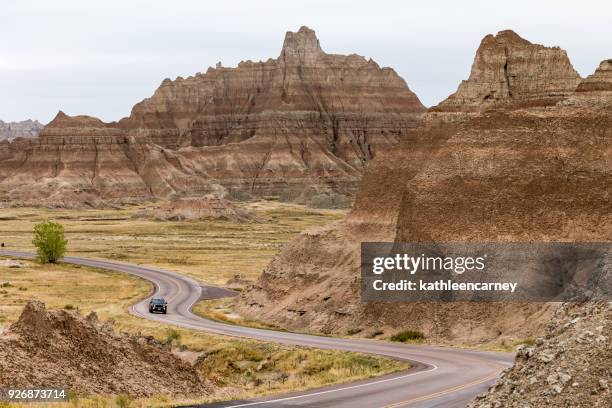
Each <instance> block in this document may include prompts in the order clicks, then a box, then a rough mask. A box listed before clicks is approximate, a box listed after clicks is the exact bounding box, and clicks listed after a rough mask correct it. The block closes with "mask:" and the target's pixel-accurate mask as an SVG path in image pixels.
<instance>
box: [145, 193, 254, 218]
mask: <svg viewBox="0 0 612 408" xmlns="http://www.w3.org/2000/svg"><path fill="white" fill-rule="evenodd" d="M133 217H134V218H148V219H154V220H158V221H195V220H221V221H233V222H250V221H257V217H256V215H255V214H254V212H252V211H248V210H246V209H244V208H241V207H240V206H239V205H237V204H236V203H233V202H231V201H229V200H226V199H224V198H220V197H215V196H204V197H191V198H179V199H175V200H170V201H167V202H164V203H161V204H155V205H152V206H149V207H147V208H145V209H143V210H140V211H138V212H137V213H135V214H134V216H133Z"/></svg>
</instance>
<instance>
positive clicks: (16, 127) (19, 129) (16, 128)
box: [0, 119, 43, 142]
mask: <svg viewBox="0 0 612 408" xmlns="http://www.w3.org/2000/svg"><path fill="white" fill-rule="evenodd" d="M42 128H43V125H42V123H40V122H39V121H37V120H30V119H28V120H23V121H21V122H8V123H7V122H3V121H1V120H0V142H1V141H3V140H8V141H9V142H10V141H12V140H14V139H17V138H18V137H23V138H32V137H36V136H38V133H39V132H40V130H41V129H42Z"/></svg>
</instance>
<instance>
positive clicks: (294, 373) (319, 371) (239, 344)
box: [0, 203, 408, 408]
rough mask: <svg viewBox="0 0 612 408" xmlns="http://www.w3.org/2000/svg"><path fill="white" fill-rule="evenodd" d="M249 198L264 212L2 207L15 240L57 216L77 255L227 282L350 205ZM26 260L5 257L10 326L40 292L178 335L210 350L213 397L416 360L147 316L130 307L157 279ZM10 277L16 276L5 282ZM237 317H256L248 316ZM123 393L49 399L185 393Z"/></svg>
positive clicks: (130, 325)
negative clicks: (239, 215) (210, 330)
mask: <svg viewBox="0 0 612 408" xmlns="http://www.w3.org/2000/svg"><path fill="white" fill-rule="evenodd" d="M248 206H249V208H250V209H252V210H254V211H255V212H256V214H257V216H258V217H259V218H261V219H263V220H264V221H263V222H258V223H248V224H240V223H234V222H229V221H188V222H184V221H183V222H168V221H149V220H142V219H132V218H131V216H132V214H133V213H134V212H135V211H137V210H138V209H139V208H140V207H136V206H135V207H131V208H124V209H117V210H51V209H32V208H17V209H0V242H4V243H5V244H6V245H7V248H8V249H18V250H28V251H33V250H34V248H33V246H32V244H31V239H32V228H33V225H34V224H35V223H37V222H40V221H43V220H46V219H54V220H56V221H59V222H61V223H62V224H63V225H64V226H65V228H66V236H67V239H68V241H69V244H68V245H69V246H68V253H69V254H70V255H76V256H86V257H92V258H105V259H113V260H122V261H125V262H132V263H139V264H143V265H152V266H158V267H165V268H168V269H172V270H176V271H179V272H182V273H186V274H188V275H191V276H193V277H195V278H196V279H199V280H201V281H204V282H209V283H213V284H222V283H225V282H226V281H227V280H228V279H229V278H230V277H232V276H233V275H235V274H238V273H240V274H243V275H245V276H246V277H247V278H250V279H254V278H256V277H257V275H258V274H259V273H260V272H261V269H262V268H263V266H264V265H266V264H267V263H268V262H269V261H270V259H271V258H272V257H273V256H274V254H276V253H277V252H278V250H279V249H280V247H281V246H282V245H283V244H284V243H285V242H287V241H288V240H290V239H291V238H293V237H294V236H295V235H296V234H298V233H299V232H300V231H302V230H304V229H307V228H310V227H314V226H319V225H323V224H325V223H328V222H330V221H334V220H336V219H338V218H340V217H341V216H342V215H343V214H344V212H343V211H338V210H310V209H305V208H304V207H300V206H295V205H287V204H277V203H256V204H250V205H248ZM19 262H20V263H21V267H19V268H14V267H9V266H3V265H2V264H0V331H1V328H2V326H6V325H8V324H10V323H11V322H13V321H15V320H16V319H17V318H18V316H19V313H20V312H21V309H22V308H23V305H25V303H26V302H27V300H29V299H39V300H41V301H43V302H45V303H46V304H47V307H48V308H64V309H69V310H72V309H75V310H79V311H80V312H82V313H88V312H90V311H96V312H97V313H98V315H99V316H100V318H101V319H112V320H114V322H115V323H114V328H115V330H116V331H127V332H130V333H141V334H143V335H152V336H154V337H156V338H158V339H159V340H162V341H166V340H168V339H170V338H173V339H175V340H174V341H175V344H177V345H180V346H185V347H187V348H189V349H190V350H193V351H195V352H199V353H202V355H203V356H204V357H205V358H204V362H203V363H202V364H201V370H202V373H203V374H204V375H205V376H206V377H207V378H209V379H211V380H212V381H213V382H214V383H215V384H216V385H217V387H218V389H219V392H218V394H217V395H214V396H213V397H210V398H208V400H214V399H228V398H249V397H254V396H261V395H266V394H270V393H275V392H283V391H292V390H300V389H306V388H312V387H317V386H322V385H325V384H331V383H337V382H344V381H351V380H356V379H361V378H367V377H370V376H374V375H381V374H384V373H389V372H393V371H397V370H400V369H404V368H407V367H408V365H407V364H405V363H401V362H397V361H393V360H389V359H386V358H382V357H375V356H365V355H362V354H357V353H345V352H336V351H329V350H316V349H309V348H304V347H292V346H284V345H274V344H266V343H262V342H257V341H251V340H245V339H238V338H232V337H225V336H216V335H209V334H206V333H202V332H198V331H194V330H187V329H180V328H176V327H174V326H169V325H164V324H159V323H156V322H153V321H148V320H143V319H139V318H137V317H134V316H132V315H130V314H129V313H127V307H128V306H129V305H131V304H133V303H134V302H136V301H137V300H138V299H141V298H143V297H145V296H146V295H147V294H148V293H149V291H150V290H151V285H150V284H149V283H148V282H146V281H144V280H141V279H139V278H137V277H133V276H130V275H126V274H121V273H116V272H109V271H104V270H99V269H93V268H86V267H79V266H71V265H62V264H59V265H39V264H37V263H34V262H30V261H19ZM6 282H8V284H7V285H2V283H6ZM219 302H224V301H219ZM219 304H220V303H207V302H202V305H201V306H200V305H198V308H202V309H208V311H209V312H215V310H214V308H215V307H218V306H219ZM202 311H205V310H202ZM221 316H223V317H221ZM219 317H220V320H223V318H227V315H226V314H225V313H219ZM230 318H231V316H230ZM235 323H238V324H249V322H243V321H242V320H238V321H237V322H235ZM251 324H253V325H257V324H258V323H255V322H252V323H251ZM122 398H123V397H120V398H118V397H116V396H93V397H80V398H79V400H78V401H77V402H72V403H70V404H58V403H54V404H48V405H49V406H52V407H54V408H64V407H73V406H79V407H119V406H132V407H149V406H160V407H161V406H172V405H174V404H176V403H178V402H179V401H170V400H168V399H167V398H165V397H163V396H160V397H159V398H153V399H147V400H140V401H130V402H129V405H125V401H124V399H122ZM201 401H205V400H200V401H199V402H201ZM182 402H194V401H182ZM75 404H76V405H75ZM4 406H9V405H6V404H5V405H4ZM10 406H11V407H15V406H18V405H15V404H11V405H10ZM28 406H37V407H41V406H44V404H42V405H41V404H28ZM0 407H3V405H2V403H0Z"/></svg>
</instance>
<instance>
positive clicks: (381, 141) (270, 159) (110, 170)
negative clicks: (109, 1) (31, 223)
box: [0, 27, 425, 207]
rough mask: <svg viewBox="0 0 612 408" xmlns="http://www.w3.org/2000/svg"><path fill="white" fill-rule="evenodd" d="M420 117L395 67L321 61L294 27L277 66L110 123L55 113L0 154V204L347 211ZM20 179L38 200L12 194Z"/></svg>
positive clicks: (311, 37)
mask: <svg viewBox="0 0 612 408" xmlns="http://www.w3.org/2000/svg"><path fill="white" fill-rule="evenodd" d="M424 111H425V108H424V107H423V105H422V104H421V103H420V102H419V100H418V98H417V97H416V96H415V94H414V93H412V92H411V91H410V90H409V88H408V86H407V85H406V83H405V82H404V80H403V79H402V78H400V77H399V76H398V75H397V74H396V73H395V72H394V71H393V70H392V69H391V68H381V67H379V66H378V65H377V64H376V63H375V62H374V61H372V60H367V59H365V58H363V57H360V56H358V55H354V54H353V55H347V56H345V55H334V54H327V53H325V52H324V51H323V50H322V49H321V47H320V45H319V41H318V39H317V37H316V36H315V33H314V31H312V30H310V29H308V28H306V27H302V28H301V29H300V30H299V31H298V32H296V33H292V32H289V33H287V36H286V38H285V42H284V44H283V48H282V51H281V55H280V57H278V58H277V59H268V60H267V61H265V62H251V61H246V62H241V63H240V64H239V65H238V67H236V68H224V67H222V66H220V64H219V65H218V66H217V67H216V68H209V69H208V70H207V71H206V73H199V74H196V75H195V76H192V77H188V78H180V77H179V78H177V79H176V80H174V81H171V80H169V79H166V80H164V81H163V82H162V84H161V86H160V87H159V88H158V89H157V91H156V92H155V93H154V94H153V96H152V97H150V98H148V99H145V100H143V101H142V102H140V103H138V104H136V105H135V106H134V108H133V109H132V112H131V115H130V116H129V117H127V118H124V119H122V120H120V121H118V122H113V123H103V122H101V121H99V120H97V119H95V118H91V117H86V116H78V117H72V118H69V117H67V116H66V115H64V114H63V113H62V112H60V113H59V114H58V116H57V117H56V118H55V119H54V120H53V121H52V122H51V123H50V124H49V126H47V127H45V129H44V130H43V131H42V133H41V137H40V138H39V140H36V141H33V142H29V143H25V142H24V143H21V144H20V145H19V146H9V147H3V148H2V150H0V158H3V161H5V164H4V165H1V164H0V198H2V199H3V200H4V201H8V202H9V203H36V202H45V201H46V202H47V203H58V205H65V204H66V201H68V202H75V203H81V204H82V203H89V204H92V203H94V204H95V203H99V202H107V201H118V200H123V201H139V200H143V199H151V198H159V197H163V198H168V197H172V196H176V195H179V196H180V195H195V194H200V193H206V192H210V191H211V190H216V191H219V190H223V191H225V192H226V193H228V194H229V195H230V196H232V197H234V198H238V199H249V198H252V197H270V196H271V197H276V198H280V199H281V200H284V201H296V202H302V203H309V204H313V205H317V206H327V207H334V206H347V205H350V202H351V200H352V195H353V193H354V192H355V191H356V189H357V185H358V182H359V180H360V178H361V175H362V172H363V170H364V168H365V166H366V164H367V163H368V162H369V161H370V160H371V159H372V158H374V157H375V156H376V155H378V154H380V153H382V152H383V151H385V150H388V149H389V148H390V147H391V146H393V145H394V144H395V143H397V142H398V141H399V140H400V139H401V138H402V137H403V136H404V135H405V134H406V132H407V131H408V130H409V129H410V128H412V127H414V126H415V125H416V123H417V121H418V119H419V118H420V116H421V115H422V113H423V112H424ZM24 178H28V179H30V180H32V179H33V180H34V183H36V195H35V196H31V194H24V193H23V192H21V191H17V189H18V188H19V187H21V186H22V182H23V179H24ZM20 190H21V189H20ZM66 197H68V198H67V199H65V198H66Z"/></svg>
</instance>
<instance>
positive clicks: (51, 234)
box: [32, 221, 67, 263]
mask: <svg viewBox="0 0 612 408" xmlns="http://www.w3.org/2000/svg"><path fill="white" fill-rule="evenodd" d="M32 244H34V246H35V247H36V252H37V253H38V260H39V261H40V262H41V263H47V262H50V263H55V262H57V261H58V260H59V259H60V258H61V257H62V256H64V252H66V244H67V241H66V239H65V238H64V227H63V226H62V225H61V224H59V223H57V222H53V221H47V222H41V223H40V224H36V225H35V226H34V239H33V240H32Z"/></svg>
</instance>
